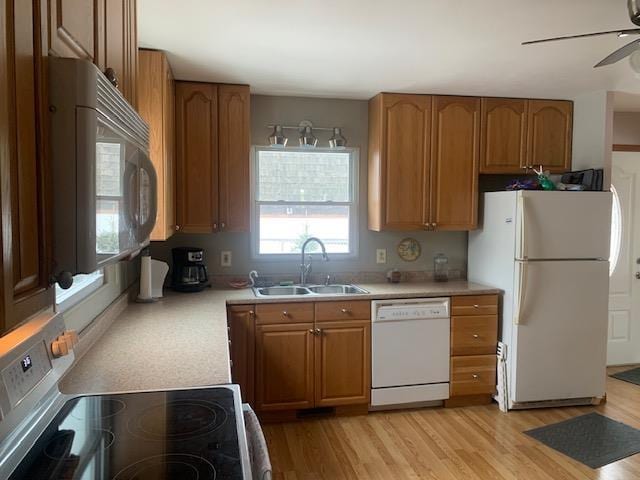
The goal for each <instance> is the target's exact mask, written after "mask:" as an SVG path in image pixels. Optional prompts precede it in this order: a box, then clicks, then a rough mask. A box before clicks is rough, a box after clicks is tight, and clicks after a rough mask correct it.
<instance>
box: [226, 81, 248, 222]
mask: <svg viewBox="0 0 640 480" xmlns="http://www.w3.org/2000/svg"><path fill="white" fill-rule="evenodd" d="M249 98H250V97H249V86H248V85H219V86H218V112H219V113H218V123H219V128H218V141H219V150H218V152H219V155H218V161H219V164H220V170H219V173H220V179H219V189H220V190H219V191H220V197H219V199H220V215H219V219H220V230H222V231H225V232H248V231H249V213H250V211H249V162H250V157H249V155H250V152H249V151H250V144H251V139H250V135H251V125H250V123H249Z"/></svg>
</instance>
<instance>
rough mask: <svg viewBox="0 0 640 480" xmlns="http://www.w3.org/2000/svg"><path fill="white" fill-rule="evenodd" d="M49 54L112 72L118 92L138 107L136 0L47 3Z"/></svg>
mask: <svg viewBox="0 0 640 480" xmlns="http://www.w3.org/2000/svg"><path fill="white" fill-rule="evenodd" d="M47 6H48V12H49V31H48V48H49V54H50V55H55V56H59V57H73V58H82V59H85V60H89V61H91V62H93V63H95V64H96V65H97V66H98V68H100V70H102V71H103V72H104V71H106V70H107V69H108V68H111V69H112V70H113V71H114V73H115V75H116V78H117V80H118V89H119V90H120V91H121V92H122V94H123V95H124V97H125V98H126V99H127V101H128V102H129V103H130V104H131V105H133V106H134V107H135V106H136V104H137V95H136V89H137V85H136V82H137V80H136V76H137V71H138V40H137V18H136V0H47Z"/></svg>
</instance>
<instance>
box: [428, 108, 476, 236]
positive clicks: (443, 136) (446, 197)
mask: <svg viewBox="0 0 640 480" xmlns="http://www.w3.org/2000/svg"><path fill="white" fill-rule="evenodd" d="M479 141H480V99H479V98H474V97H453V96H435V97H433V124H432V127H431V187H430V195H431V201H430V202H429V203H430V212H431V213H430V215H429V218H430V221H431V228H432V229H437V230H472V229H474V228H476V227H477V224H478V153H479Z"/></svg>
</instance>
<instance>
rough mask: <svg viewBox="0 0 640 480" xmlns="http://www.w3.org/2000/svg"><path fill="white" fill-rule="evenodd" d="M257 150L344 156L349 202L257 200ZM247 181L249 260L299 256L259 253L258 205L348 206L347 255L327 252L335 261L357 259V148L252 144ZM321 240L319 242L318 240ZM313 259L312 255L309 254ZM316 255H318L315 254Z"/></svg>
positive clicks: (286, 259) (358, 175) (274, 259)
mask: <svg viewBox="0 0 640 480" xmlns="http://www.w3.org/2000/svg"><path fill="white" fill-rule="evenodd" d="M260 151H287V152H310V151H311V152H322V153H348V154H349V159H350V170H351V171H350V177H351V178H350V180H351V181H350V186H349V189H350V196H351V201H350V202H289V201H260V203H258V201H257V188H258V185H257V178H256V172H257V170H258V167H257V165H258V152H260ZM249 178H250V182H251V188H250V191H251V196H250V202H251V220H250V221H251V239H250V244H251V245H250V246H251V259H252V260H259V261H266V262H282V261H293V260H296V259H297V258H298V257H299V256H300V253H263V254H260V253H258V252H259V249H258V248H259V242H260V228H259V227H260V226H259V222H258V213H257V212H258V207H259V205H287V204H292V205H323V206H346V207H349V252H348V253H330V257H331V258H332V259H335V260H346V259H353V258H357V257H358V247H359V235H358V232H359V219H358V213H359V208H358V204H359V200H360V198H359V197H360V188H359V187H360V149H359V148H341V149H333V148H313V149H310V148H304V147H292V148H279V147H269V146H260V145H253V146H252V147H251V168H250V175H249ZM321 240H322V239H321ZM313 255H314V256H315V255H316V254H313ZM317 255H318V256H319V255H320V254H319V253H317Z"/></svg>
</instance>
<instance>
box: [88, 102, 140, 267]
mask: <svg viewBox="0 0 640 480" xmlns="http://www.w3.org/2000/svg"><path fill="white" fill-rule="evenodd" d="M117 128H118V127H116V126H115V125H113V124H111V122H110V121H109V120H108V119H107V118H106V117H103V116H102V115H98V131H97V137H96V177H95V181H96V257H97V263H98V266H103V265H105V264H107V263H110V262H111V261H115V260H117V259H119V258H122V257H123V256H125V255H126V254H127V253H128V252H130V251H131V249H133V248H135V247H136V246H137V244H136V239H135V226H136V224H137V221H138V218H137V217H138V213H137V208H138V195H137V186H136V184H137V181H138V180H137V174H138V164H137V150H138V149H137V147H136V146H135V145H134V144H133V143H132V142H130V141H129V140H127V139H126V137H124V136H123V135H122V134H121V133H120V132H119V131H118V130H117Z"/></svg>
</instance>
